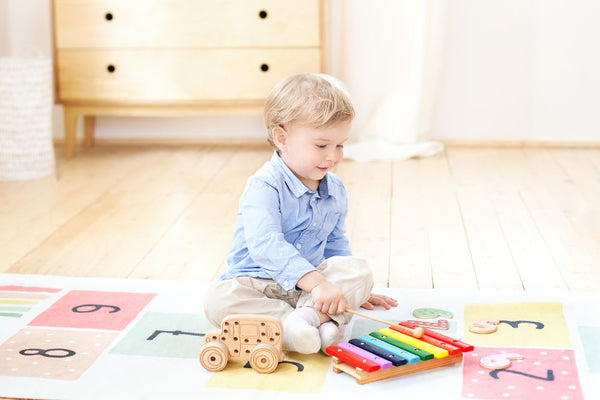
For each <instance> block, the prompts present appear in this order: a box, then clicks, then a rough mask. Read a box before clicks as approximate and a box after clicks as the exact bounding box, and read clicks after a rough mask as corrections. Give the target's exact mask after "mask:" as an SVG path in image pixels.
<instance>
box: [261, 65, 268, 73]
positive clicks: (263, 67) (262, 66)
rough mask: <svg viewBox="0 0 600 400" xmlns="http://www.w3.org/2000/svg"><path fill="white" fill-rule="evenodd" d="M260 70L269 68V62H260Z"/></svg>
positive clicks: (265, 70)
mask: <svg viewBox="0 0 600 400" xmlns="http://www.w3.org/2000/svg"><path fill="white" fill-rule="evenodd" d="M260 70H261V71H262V72H267V71H268V70H269V64H266V63H265V64H261V65H260Z"/></svg>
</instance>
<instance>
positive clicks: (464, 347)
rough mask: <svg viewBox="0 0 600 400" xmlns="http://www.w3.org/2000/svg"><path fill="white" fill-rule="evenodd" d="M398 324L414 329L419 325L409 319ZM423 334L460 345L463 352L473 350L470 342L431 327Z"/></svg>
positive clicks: (424, 330)
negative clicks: (443, 333)
mask: <svg viewBox="0 0 600 400" xmlns="http://www.w3.org/2000/svg"><path fill="white" fill-rule="evenodd" d="M398 325H402V326H405V327H407V328H413V329H414V328H416V327H417V326H418V325H416V324H413V323H411V322H408V321H404V322H400V323H398ZM423 335H424V336H429V337H431V338H434V339H439V340H441V341H443V342H446V343H448V344H451V345H453V346H456V347H459V348H460V349H462V351H463V353H466V352H469V351H473V345H470V344H468V343H465V342H461V341H460V340H457V339H454V338H451V337H449V336H446V335H442V334H441V333H438V332H435V331H432V330H429V329H425V328H423Z"/></svg>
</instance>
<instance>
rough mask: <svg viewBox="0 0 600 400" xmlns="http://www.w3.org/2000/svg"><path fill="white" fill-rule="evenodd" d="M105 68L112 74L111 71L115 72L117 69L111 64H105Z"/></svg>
mask: <svg viewBox="0 0 600 400" xmlns="http://www.w3.org/2000/svg"><path fill="white" fill-rule="evenodd" d="M106 70H107V71H108V72H109V73H111V74H112V73H113V72H115V71H116V70H117V68H116V67H115V66H114V65H113V64H108V65H107V66H106Z"/></svg>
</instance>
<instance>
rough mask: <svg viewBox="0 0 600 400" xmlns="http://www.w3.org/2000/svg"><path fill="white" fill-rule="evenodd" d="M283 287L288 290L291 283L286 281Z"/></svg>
mask: <svg viewBox="0 0 600 400" xmlns="http://www.w3.org/2000/svg"><path fill="white" fill-rule="evenodd" d="M283 286H284V289H285V288H287V287H288V286H290V281H284V282H283Z"/></svg>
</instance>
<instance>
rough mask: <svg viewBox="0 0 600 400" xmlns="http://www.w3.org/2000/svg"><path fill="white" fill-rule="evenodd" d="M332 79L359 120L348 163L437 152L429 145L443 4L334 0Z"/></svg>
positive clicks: (407, 0) (433, 1)
mask: <svg viewBox="0 0 600 400" xmlns="http://www.w3.org/2000/svg"><path fill="white" fill-rule="evenodd" d="M330 6H331V10H330V11H331V46H332V56H331V74H332V75H334V76H336V77H338V78H339V79H340V80H342V81H343V82H344V83H345V84H346V86H347V88H348V90H349V91H350V93H351V95H352V98H353V101H354V105H355V107H356V112H357V117H356V121H355V123H354V129H353V133H352V137H351V140H349V142H348V144H347V145H346V146H345V156H346V158H351V159H355V160H358V161H366V160H390V159H392V160H402V159H407V158H411V157H424V156H431V155H434V154H436V153H438V152H439V151H441V150H442V149H443V146H442V144H441V143H438V142H435V141H431V140H427V138H428V137H430V134H431V132H430V126H431V125H430V121H431V117H432V111H433V106H434V100H435V96H436V89H437V81H438V79H437V77H438V75H439V69H440V66H441V61H442V56H443V39H444V34H445V21H446V13H447V10H446V0H377V1H365V0H337V1H333V2H332V3H331V4H330Z"/></svg>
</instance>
